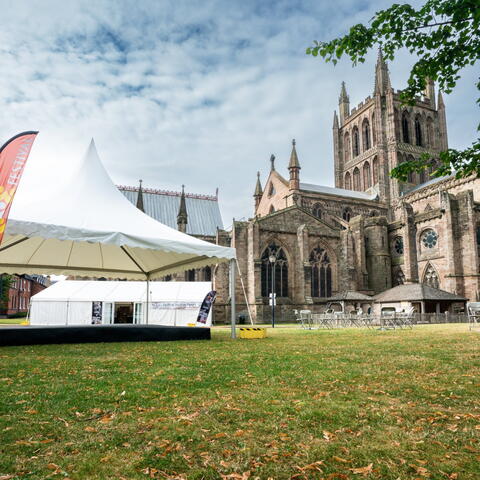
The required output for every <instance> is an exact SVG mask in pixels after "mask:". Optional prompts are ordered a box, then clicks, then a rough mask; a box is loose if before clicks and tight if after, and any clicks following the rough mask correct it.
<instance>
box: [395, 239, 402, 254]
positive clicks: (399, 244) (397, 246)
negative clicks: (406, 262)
mask: <svg viewBox="0 0 480 480" xmlns="http://www.w3.org/2000/svg"><path fill="white" fill-rule="evenodd" d="M393 251H394V253H395V254H396V255H403V237H396V238H395V239H394V240H393Z"/></svg>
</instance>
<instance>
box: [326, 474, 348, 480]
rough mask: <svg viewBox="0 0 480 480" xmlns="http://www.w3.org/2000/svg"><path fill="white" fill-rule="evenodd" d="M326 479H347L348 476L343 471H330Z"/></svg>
mask: <svg viewBox="0 0 480 480" xmlns="http://www.w3.org/2000/svg"><path fill="white" fill-rule="evenodd" d="M326 480H348V476H347V475H345V474H344V473H330V474H329V475H327V478H326Z"/></svg>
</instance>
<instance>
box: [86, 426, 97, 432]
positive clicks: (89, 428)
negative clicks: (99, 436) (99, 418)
mask: <svg viewBox="0 0 480 480" xmlns="http://www.w3.org/2000/svg"><path fill="white" fill-rule="evenodd" d="M84 430H85V431H86V432H92V433H93V432H96V431H97V430H96V429H95V428H93V427H85V428H84Z"/></svg>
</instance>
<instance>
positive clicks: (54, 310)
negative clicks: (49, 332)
mask: <svg viewBox="0 0 480 480" xmlns="http://www.w3.org/2000/svg"><path fill="white" fill-rule="evenodd" d="M30 324H31V325H66V324H67V302H63V301H61V302H48V301H46V302H38V301H37V302H32V305H31V308H30Z"/></svg>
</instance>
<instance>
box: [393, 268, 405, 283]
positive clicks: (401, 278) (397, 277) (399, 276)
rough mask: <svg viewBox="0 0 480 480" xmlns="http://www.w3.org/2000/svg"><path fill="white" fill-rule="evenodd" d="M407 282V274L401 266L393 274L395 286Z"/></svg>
mask: <svg viewBox="0 0 480 480" xmlns="http://www.w3.org/2000/svg"><path fill="white" fill-rule="evenodd" d="M404 283H405V274H404V273H403V271H402V269H401V268H399V269H398V270H397V271H396V272H395V274H394V275H393V286H394V287H396V286H398V285H403V284H404Z"/></svg>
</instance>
